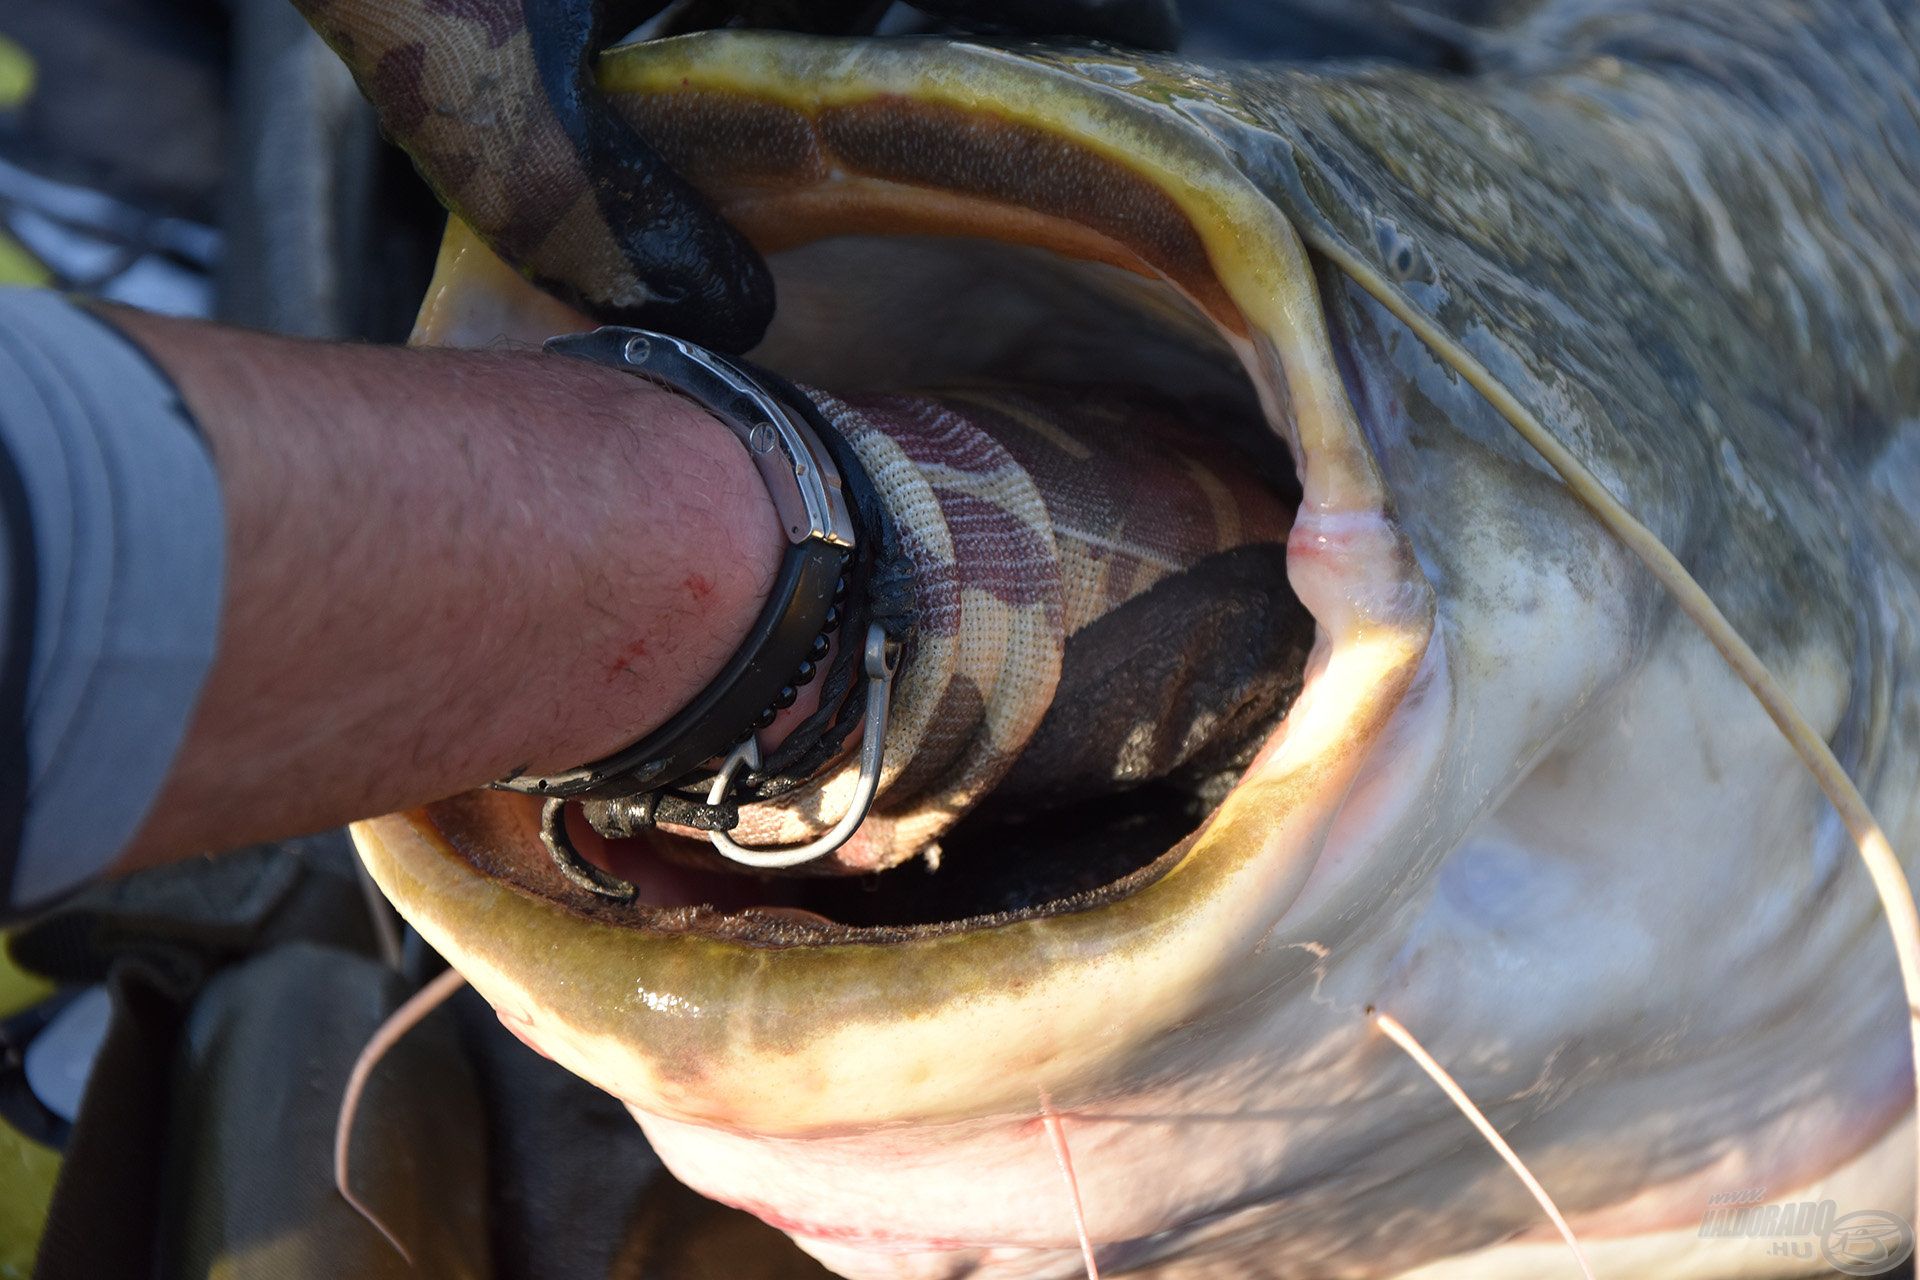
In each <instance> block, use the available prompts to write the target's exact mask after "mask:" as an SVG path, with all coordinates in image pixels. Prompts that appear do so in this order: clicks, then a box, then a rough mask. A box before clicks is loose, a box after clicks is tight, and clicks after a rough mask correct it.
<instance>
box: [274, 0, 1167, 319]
mask: <svg viewBox="0 0 1920 1280" xmlns="http://www.w3.org/2000/svg"><path fill="white" fill-rule="evenodd" d="M1173 2H1174V0H1036V2H1031V3H1022V2H1021V0H928V3H926V4H924V5H921V6H920V7H921V8H923V9H924V10H926V11H927V12H929V13H931V14H935V15H937V16H940V17H943V18H952V19H954V20H956V21H964V22H966V23H968V24H969V25H985V26H990V27H995V28H998V29H1003V30H1009V31H1018V32H1021V33H1025V34H1033V35H1039V34H1045V35H1084V36H1088V37H1093V38H1102V39H1110V40H1120V41H1129V40H1131V41H1136V42H1139V43H1144V44H1154V45H1167V44H1170V43H1171V40H1172V38H1173V36H1174V35H1175V34H1176V33H1177V26H1178V24H1177V22H1176V21H1175V19H1174V16H1173ZM294 3H295V4H296V5H297V6H298V7H299V9H300V11H301V12H302V13H303V14H304V15H305V16H306V18H307V20H308V21H309V22H311V23H312V24H313V26H314V28H315V29H316V30H317V31H318V32H319V33H320V35H321V36H322V37H323V38H324V39H325V40H326V41H327V43H328V44H330V45H331V46H333V48H334V49H335V50H336V51H338V52H339V54H340V56H341V57H342V58H343V59H345V61H346V63H347V65H348V67H349V68H351V69H352V71H353V75H354V78H355V80H356V81H358V82H359V85H360V88H361V90H362V92H364V93H365V94H366V95H367V97H368V98H369V99H371V100H372V102H373V104H374V106H375V108H377V109H378V111H379V113H380V123H381V126H382V128H384V129H385V131H386V133H387V135H388V136H389V137H390V138H392V139H393V140H394V141H395V142H396V143H398V144H399V145H400V146H402V147H404V148H405V149H406V151H407V152H408V154H410V155H411V156H412V157H413V160H414V163H415V164H416V165H417V166H418V167H419V169H420V172H421V174H422V175H424V177H425V178H426V180H427V182H428V184H429V185H431V186H432V187H433V190H434V192H435V194H437V195H438V196H439V197H440V200H441V202H442V203H443V204H445V205H446V206H447V207H448V208H449V209H451V210H453V211H454V212H455V213H457V214H459V215H460V217H462V218H463V219H465V220H466V222H467V223H468V224H469V225H470V226H472V227H473V229H474V230H475V231H476V232H477V233H478V234H479V235H480V237H481V239H483V240H485V241H486V242H487V244H488V246H489V247H491V248H492V249H493V250H494V251H495V252H496V253H498V254H499V255H500V256H501V257H502V258H504V259H506V261H508V262H509V263H511V264H512V265H513V266H514V267H515V268H516V269H517V270H519V271H520V272H521V273H523V274H524V275H526V276H527V277H528V278H529V279H531V280H533V281H534V282H535V283H536V284H538V285H540V286H541V287H542V288H544V289H547V290H548V291H549V292H552V293H554V294H555V295H557V296H559V297H560V298H562V299H564V300H566V301H567V302H569V303H571V304H572V305H574V306H576V307H579V308H580V309H581V310H584V311H587V312H589V313H590V314H593V315H595V316H598V317H600V318H601V319H603V320H618V321H620V322H622V323H626V324H637V325H641V326H643V327H646V328H652V329H659V330H663V331H665V332H669V333H674V334H678V335H681V336H683V337H686V338H689V339H691V340H693V341H695V342H698V343H701V344H702V345H704V346H708V347H713V348H715V349H717V350H721V351H730V352H740V351H744V350H746V349H747V348H749V347H751V346H753V345H754V344H755V343H756V342H758V341H759V339H760V335H761V334H762V333H764V332H765V330H766V327H767V325H768V323H769V322H770V321H771V320H772V318H773V281H772V279H771V277H770V276H769V275H768V272H767V267H766V264H765V263H764V262H763V261H761V259H760V256H759V254H758V253H757V252H755V250H754V249H753V247H752V246H751V245H749V244H748V243H747V242H746V241H745V239H743V238H742V237H741V236H740V234H739V233H738V232H737V231H735V230H734V229H733V228H732V227H730V226H728V225H727V223H726V222H724V221H723V220H722V219H720V218H719V217H718V216H717V215H716V214H715V213H714V212H713V211H712V209H711V208H710V207H709V206H708V205H707V204H706V202H705V201H704V200H703V199H702V198H701V197H700V195H699V193H698V192H696V191H694V190H693V188H692V187H691V186H689V185H688V184H687V182H686V181H685V180H684V179H683V178H681V177H680V176H679V175H678V174H676V173H674V172H673V170H672V169H670V168H668V167H667V166H666V165H665V164H664V163H662V161H661V160H660V157H659V156H658V155H657V154H656V153H655V152H654V151H653V149H652V148H651V147H649V146H648V145H647V144H646V142H645V141H644V140H643V139H641V138H640V137H639V136H637V135H636V134H635V133H634V132H633V131H632V129H631V128H629V127H628V126H627V124H626V123H625V122H624V121H623V120H622V119H620V118H619V116H617V115H616V114H615V113H614V112H613V110H612V109H611V108H610V107H609V105H608V103H607V100H606V98H605V96H604V95H603V94H602V93H601V92H600V91H599V89H598V87H597V86H596V85H595V83H594V79H593V70H592V68H593V60H594V57H595V55H596V54H597V53H598V52H599V51H600V49H601V48H602V47H603V46H604V45H605V44H606V43H607V42H608V41H609V40H610V39H614V38H617V37H619V36H620V35H622V34H624V33H625V32H627V31H629V30H631V29H632V28H633V27H634V25H635V24H637V23H639V22H640V21H642V20H644V19H646V18H648V17H649V16H651V15H653V14H654V13H656V12H657V11H658V10H660V9H661V8H662V7H664V0H619V2H617V3H596V0H459V2H458V3H455V2H453V0H294ZM885 8H886V6H885V5H884V4H882V5H875V4H872V3H869V2H868V0H857V2H854V0H811V2H803V0H757V2H756V0H729V2H727V3H709V4H702V3H696V4H694V5H693V6H691V9H690V11H689V14H690V16H691V18H692V19H693V20H696V21H702V22H704V23H705V24H706V25H723V24H725V23H728V22H735V21H744V22H748V23H754V24H757V25H767V26H772V25H781V26H789V27H794V28H797V29H801V30H811V31H828V30H849V29H858V28H859V27H860V25H861V24H862V23H863V21H868V20H870V16H877V15H878V13H879V12H880V11H882V10H884V9H885ZM677 29H678V28H677Z"/></svg>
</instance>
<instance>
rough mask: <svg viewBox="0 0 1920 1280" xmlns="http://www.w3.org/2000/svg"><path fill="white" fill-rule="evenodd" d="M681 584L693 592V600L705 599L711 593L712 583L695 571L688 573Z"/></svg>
mask: <svg viewBox="0 0 1920 1280" xmlns="http://www.w3.org/2000/svg"><path fill="white" fill-rule="evenodd" d="M681 585H683V586H684V587H686V589H687V590H688V591H690V592H692V593H693V598H694V599H695V600H705V599H706V598H707V597H708V596H710V595H712V594H713V584H712V583H711V582H708V581H707V580H706V579H705V578H703V577H701V576H700V575H699V574H697V573H690V574H688V575H687V580H686V582H684V583H682V584H681Z"/></svg>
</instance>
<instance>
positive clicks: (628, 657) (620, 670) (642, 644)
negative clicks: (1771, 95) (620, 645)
mask: <svg viewBox="0 0 1920 1280" xmlns="http://www.w3.org/2000/svg"><path fill="white" fill-rule="evenodd" d="M646 656H647V642H646V641H645V640H635V641H634V642H633V643H632V644H630V645H628V646H627V647H626V648H624V649H622V650H621V651H620V656H619V657H617V658H615V659H614V660H613V663H612V665H610V666H609V667H608V668H607V679H609V680H612V679H614V678H615V677H617V676H623V675H628V674H630V673H631V672H632V671H633V662H634V659H636V658H644V657H646Z"/></svg>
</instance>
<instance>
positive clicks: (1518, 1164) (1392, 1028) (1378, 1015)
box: [1367, 1005, 1593, 1280]
mask: <svg viewBox="0 0 1920 1280" xmlns="http://www.w3.org/2000/svg"><path fill="white" fill-rule="evenodd" d="M1367 1016H1368V1017H1369V1018H1372V1019H1373V1025H1374V1026H1376V1027H1378V1028H1380V1031H1381V1033H1382V1034H1384V1035H1385V1036H1386V1037H1387V1039H1389V1040H1391V1041H1393V1042H1394V1043H1395V1044H1397V1045H1399V1046H1400V1048H1401V1050H1402V1051H1404V1052H1405V1053H1406V1055H1407V1056H1408V1057H1409V1058H1412V1059H1413V1061H1414V1064H1415V1065H1416V1066H1418V1067H1419V1068H1420V1069H1421V1070H1422V1071H1424V1072H1426V1073H1427V1075H1428V1076H1429V1077H1431V1078H1432V1080H1433V1082H1434V1083H1435V1084H1437V1085H1439V1086H1440V1092H1442V1093H1444V1094H1446V1095H1447V1101H1449V1102H1451V1103H1453V1105H1454V1106H1456V1107H1458V1108H1459V1109H1460V1114H1461V1115H1463V1116H1465V1117H1466V1118H1467V1120H1468V1121H1469V1122H1470V1123H1471V1124H1472V1125H1473V1127H1474V1128H1476V1129H1478V1130H1479V1131H1480V1136H1481V1137H1483V1138H1485V1139H1486V1140H1487V1145H1488V1146H1490V1147H1492V1148H1493V1149H1494V1152H1495V1153H1496V1154H1497V1155H1499V1157H1500V1158H1501V1159H1502V1160H1504V1161H1506V1162H1507V1168H1509V1169H1511V1170H1513V1172H1514V1176H1515V1177H1517V1178H1519V1179H1520V1181H1521V1182H1522V1183H1523V1184H1524V1185H1525V1186H1526V1188H1527V1191H1528V1192H1529V1193H1530V1194H1531V1195H1532V1196H1533V1198H1534V1200H1535V1201H1536V1202H1538V1204H1539V1205H1540V1208H1541V1209H1542V1210H1543V1211H1545V1213H1546V1215H1547V1217H1548V1218H1550V1219H1552V1221H1553V1225H1554V1229H1555V1230H1557V1231H1559V1233H1560V1238H1561V1239H1562V1240H1565V1241H1566V1242H1567V1248H1569V1249H1571V1250H1573V1257H1574V1260H1575V1261H1576V1262H1578V1263H1579V1264H1580V1274H1581V1275H1583V1276H1585V1277H1586V1280H1593V1268H1592V1267H1591V1266H1589V1265H1587V1255H1586V1251H1585V1250H1583V1249H1582V1248H1581V1247H1580V1241H1579V1239H1578V1238H1577V1237H1576V1236H1575V1235H1574V1234H1573V1228H1572V1227H1571V1226H1570V1225H1568V1223H1567V1220H1566V1218H1565V1217H1564V1216H1562V1215H1561V1213H1560V1207H1559V1206H1558V1205H1556V1204H1554V1202H1553V1197H1552V1196H1550V1195H1548V1194H1547V1189H1546V1188H1545V1187H1543V1186H1541V1185H1540V1179H1538V1178H1536V1177H1534V1176H1533V1171H1532V1170H1530V1169H1528V1168H1527V1165H1526V1162H1525V1161H1524V1160H1522V1159H1521V1158H1520V1156H1519V1154H1518V1153H1516V1152H1515V1151H1514V1149H1513V1148H1512V1147H1510V1146H1508V1145H1507V1140H1506V1139H1505V1138H1503V1137H1501V1136H1500V1131H1499V1130H1498V1129H1496V1128H1494V1127H1493V1122H1492V1121H1490V1120H1488V1119H1487V1115H1486V1112H1484V1111H1482V1110H1480V1108H1479V1107H1477V1106H1475V1105H1474V1102H1473V1099H1472V1098H1469V1097H1468V1096H1467V1093H1466V1090H1464V1089H1462V1088H1461V1087H1460V1085H1459V1083H1458V1082H1457V1081H1455V1080H1454V1078H1453V1077H1452V1076H1451V1075H1449V1074H1448V1073H1447V1069H1446V1068H1445V1067H1443V1066H1441V1065H1440V1063H1439V1062H1438V1061H1437V1060H1435V1058H1434V1056H1433V1055H1432V1054H1430V1053H1428V1052H1427V1051H1426V1049H1425V1048H1423V1047H1422V1046H1421V1044H1420V1042H1419V1041H1418V1040H1416V1039H1414V1038H1413V1033H1412V1032H1411V1031H1408V1030H1407V1029H1406V1027H1404V1026H1402V1025H1401V1023H1400V1020H1399V1019H1398V1018H1396V1017H1394V1016H1393V1015H1392V1014H1390V1013H1383V1012H1381V1011H1380V1010H1379V1009H1376V1008H1374V1007H1373V1006H1371V1005H1369V1006H1368V1007H1367Z"/></svg>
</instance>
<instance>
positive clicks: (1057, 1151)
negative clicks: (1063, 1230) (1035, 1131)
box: [1040, 1090, 1591, 1280]
mask: <svg viewBox="0 0 1920 1280" xmlns="http://www.w3.org/2000/svg"><path fill="white" fill-rule="evenodd" d="M1040 1123H1041V1125H1042V1126H1044V1127H1045V1128H1046V1131H1047V1138H1048V1140H1049V1141H1051V1142H1052V1143H1053V1161H1054V1163H1055V1164H1057V1165H1059V1166H1060V1179H1061V1181H1063V1182H1065V1183H1066V1184H1067V1200H1068V1202H1069V1203H1071V1204H1072V1205H1073V1230H1074V1234H1076V1235H1077V1236H1079V1238H1080V1260H1081V1261H1082V1262H1084V1263H1085V1264H1086V1267H1087V1280H1100V1264H1099V1263H1098V1262H1096V1261H1094V1257H1093V1237H1092V1236H1091V1235H1089V1234H1088V1233H1087V1212H1086V1209H1085V1208H1084V1207H1083V1206H1082V1205H1081V1203H1080V1179H1079V1178H1077V1177H1075V1176H1074V1173H1073V1153H1072V1152H1070V1151H1068V1150H1067V1128H1066V1126H1065V1125H1063V1124H1061V1123H1060V1113H1059V1112H1058V1111H1055V1110H1054V1109H1053V1099H1051V1098H1049V1097H1048V1096H1047V1095H1046V1092H1045V1091H1044V1090H1042V1091H1041V1094H1040ZM1589 1280H1591V1277H1589Z"/></svg>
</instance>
